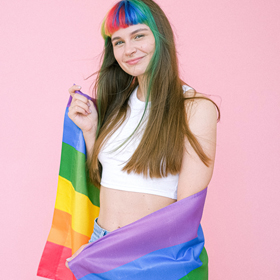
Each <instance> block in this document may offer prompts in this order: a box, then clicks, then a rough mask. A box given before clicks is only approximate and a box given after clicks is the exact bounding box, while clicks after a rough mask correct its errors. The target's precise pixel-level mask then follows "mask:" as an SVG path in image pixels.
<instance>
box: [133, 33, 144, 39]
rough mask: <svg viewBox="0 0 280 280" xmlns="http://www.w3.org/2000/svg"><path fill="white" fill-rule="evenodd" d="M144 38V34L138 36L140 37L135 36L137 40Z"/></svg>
mask: <svg viewBox="0 0 280 280" xmlns="http://www.w3.org/2000/svg"><path fill="white" fill-rule="evenodd" d="M142 37H144V35H143V34H138V35H136V36H135V39H140V38H142Z"/></svg>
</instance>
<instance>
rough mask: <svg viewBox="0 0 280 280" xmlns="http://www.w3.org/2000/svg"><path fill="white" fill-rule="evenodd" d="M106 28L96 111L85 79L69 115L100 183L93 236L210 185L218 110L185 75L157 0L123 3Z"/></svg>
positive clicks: (109, 16)
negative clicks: (83, 90)
mask: <svg viewBox="0 0 280 280" xmlns="http://www.w3.org/2000/svg"><path fill="white" fill-rule="evenodd" d="M102 35H103V37H104V40H105V50H104V57H103V64H102V66H101V69H100V71H99V74H98V79H97V81H96V86H95V88H96V91H97V95H96V97H97V108H98V112H97V111H96V109H95V106H94V104H93V103H92V102H91V101H88V99H87V98H85V97H84V96H82V95H80V94H77V93H75V91H77V90H79V89H80V87H79V86H76V85H75V86H72V87H71V88H70V89H69V93H70V94H71V95H72V97H73V100H72V103H71V106H70V108H69V117H70V118H71V119H72V120H73V122H74V123H75V124H76V125H77V126H78V127H80V128H81V130H82V131H83V135H84V139H85V142H86V148H87V155H88V168H89V173H90V177H91V179H92V181H93V182H94V184H95V185H96V186H99V187H100V214H99V217H98V219H96V221H95V225H94V232H93V234H92V237H91V240H90V242H92V241H95V240H97V239H98V238H101V237H102V236H104V235H106V234H108V233H109V234H110V232H112V231H114V230H116V229H118V228H121V227H123V226H125V225H128V224H130V223H132V222H134V221H137V220H139V219H140V218H142V217H144V216H146V215H148V214H150V213H153V212H155V211H157V210H159V209H161V208H164V207H166V206H168V205H170V204H172V203H174V202H175V201H179V200H181V199H183V198H186V197H188V196H191V195H193V194H195V193H197V192H200V191H201V190H203V189H205V188H206V187H207V185H208V183H209V182H210V179H211V176H212V172H213V167H214V158H215V149H216V124H217V119H218V115H217V111H218V112H219V110H218V108H217V106H216V105H215V104H214V103H213V102H212V101H210V100H209V99H208V98H206V97H204V96H203V95H202V94H199V93H196V91H195V90H194V89H192V88H191V87H189V86H188V85H186V84H185V83H184V82H182V80H181V79H180V77H179V72H178V62H177V57H176V48H175V43H174V37H173V32H172V29H171V26H170V24H169V21H168V19H167V18H166V16H165V14H164V13H163V11H162V10H161V9H160V7H159V6H158V5H157V4H156V3H155V2H153V1H152V0H124V1H120V2H118V3H117V4H116V5H115V6H114V7H113V8H112V9H111V10H110V11H109V12H108V14H107V16H106V18H105V20H104V22H103V25H102Z"/></svg>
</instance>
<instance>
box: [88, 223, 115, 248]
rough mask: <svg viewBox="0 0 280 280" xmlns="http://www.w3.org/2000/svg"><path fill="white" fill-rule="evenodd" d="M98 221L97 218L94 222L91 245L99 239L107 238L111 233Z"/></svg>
mask: <svg viewBox="0 0 280 280" xmlns="http://www.w3.org/2000/svg"><path fill="white" fill-rule="evenodd" d="M97 219H98V218H96V219H95V220H94V229H93V233H92V235H91V238H90V240H89V243H90V242H94V241H96V240H97V239H99V238H101V237H103V236H105V235H106V234H108V233H110V231H108V230H106V229H104V228H102V227H101V226H100V225H99V224H98V223H97Z"/></svg>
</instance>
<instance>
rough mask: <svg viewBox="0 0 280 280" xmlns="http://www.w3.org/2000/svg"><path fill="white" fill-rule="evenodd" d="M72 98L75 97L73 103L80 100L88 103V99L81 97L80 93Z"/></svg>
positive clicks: (74, 94)
mask: <svg viewBox="0 0 280 280" xmlns="http://www.w3.org/2000/svg"><path fill="white" fill-rule="evenodd" d="M72 97H73V101H75V100H80V101H82V102H84V103H87V102H88V99H87V98H86V97H85V96H83V95H81V94H79V93H73V95H72Z"/></svg>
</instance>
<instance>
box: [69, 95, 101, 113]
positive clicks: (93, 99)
mask: <svg viewBox="0 0 280 280" xmlns="http://www.w3.org/2000/svg"><path fill="white" fill-rule="evenodd" d="M75 93H79V94H81V95H82V96H84V97H86V98H87V99H90V100H91V101H92V102H93V104H94V106H95V109H96V110H97V103H96V99H95V98H92V97H90V96H88V95H86V94H84V93H82V92H81V91H80V90H76V91H75ZM71 102H72V96H71V95H70V97H69V100H68V103H67V108H69V107H70V105H71ZM97 112H98V110H97Z"/></svg>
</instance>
